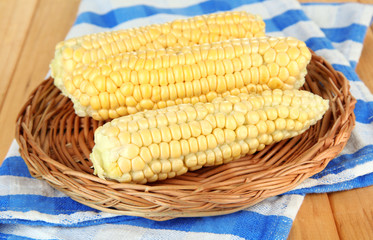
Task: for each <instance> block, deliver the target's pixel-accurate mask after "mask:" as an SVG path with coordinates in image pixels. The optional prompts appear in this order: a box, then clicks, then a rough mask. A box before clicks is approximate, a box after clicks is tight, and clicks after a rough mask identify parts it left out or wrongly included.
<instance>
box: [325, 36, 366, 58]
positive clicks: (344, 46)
mask: <svg viewBox="0 0 373 240" xmlns="http://www.w3.org/2000/svg"><path fill="white" fill-rule="evenodd" d="M332 45H333V47H335V48H336V49H338V50H339V51H340V52H341V53H342V54H343V55H344V56H345V57H346V58H347V59H348V61H355V62H358V61H359V58H360V55H361V51H362V50H363V43H359V42H355V41H352V40H346V41H344V42H340V43H336V42H332Z"/></svg>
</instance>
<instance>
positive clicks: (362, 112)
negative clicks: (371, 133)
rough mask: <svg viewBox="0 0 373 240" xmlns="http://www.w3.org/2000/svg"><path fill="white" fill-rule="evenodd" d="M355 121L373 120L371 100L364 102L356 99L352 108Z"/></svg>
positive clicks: (366, 121)
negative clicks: (353, 108)
mask: <svg viewBox="0 0 373 240" xmlns="http://www.w3.org/2000/svg"><path fill="white" fill-rule="evenodd" d="M354 113H355V116H356V121H358V122H361V123H366V124H369V123H372V122H373V102H366V101H363V100H357V103H356V105H355V110H354Z"/></svg>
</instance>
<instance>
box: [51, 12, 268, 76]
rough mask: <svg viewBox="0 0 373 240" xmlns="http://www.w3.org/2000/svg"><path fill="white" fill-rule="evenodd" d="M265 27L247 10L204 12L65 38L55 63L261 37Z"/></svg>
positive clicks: (70, 66)
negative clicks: (197, 14) (161, 22)
mask: <svg viewBox="0 0 373 240" xmlns="http://www.w3.org/2000/svg"><path fill="white" fill-rule="evenodd" d="M264 30H265V23H264V21H263V20H262V18H261V17H260V16H258V15H253V14H249V13H247V12H244V11H241V12H238V11H233V12H222V13H214V14H210V15H201V16H196V17H192V18H189V19H177V20H174V21H172V22H167V23H163V24H153V25H148V26H143V27H139V28H131V29H122V30H118V31H111V32H102V33H95V34H90V35H85V36H82V37H77V38H72V39H69V40H66V41H62V42H60V43H59V44H57V46H56V51H55V58H54V60H53V61H52V65H59V64H60V65H63V66H64V67H65V68H67V69H69V70H73V69H74V68H76V67H79V66H81V65H87V64H90V63H95V62H100V60H103V59H106V58H108V57H110V56H116V55H118V54H121V53H124V52H132V51H137V50H141V49H162V48H168V47H173V46H178V47H182V46H189V45H194V44H202V43H210V42H217V41H222V40H226V39H231V38H245V37H246V38H249V37H260V36H264ZM52 70H53V69H52ZM54 70H55V71H56V70H57V69H54ZM53 75H58V72H53V71H52V76H53Z"/></svg>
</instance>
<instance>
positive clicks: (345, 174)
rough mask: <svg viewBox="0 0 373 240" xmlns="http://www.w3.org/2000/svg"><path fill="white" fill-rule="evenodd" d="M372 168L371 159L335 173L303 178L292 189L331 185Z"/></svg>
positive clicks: (360, 174) (366, 172)
mask: <svg viewBox="0 0 373 240" xmlns="http://www.w3.org/2000/svg"><path fill="white" fill-rule="evenodd" d="M372 169H373V161H371V162H366V163H364V164H360V165H357V166H356V167H354V168H350V169H346V170H345V171H342V172H340V173H337V174H335V173H331V174H328V175H325V176H324V177H322V178H318V179H313V178H308V179H306V180H304V182H302V183H301V184H300V185H298V186H297V187H296V188H295V189H294V190H296V189H302V188H310V187H315V186H320V185H332V184H337V183H341V182H346V181H349V180H352V179H355V178H357V177H360V176H364V175H366V174H369V173H371V172H372Z"/></svg>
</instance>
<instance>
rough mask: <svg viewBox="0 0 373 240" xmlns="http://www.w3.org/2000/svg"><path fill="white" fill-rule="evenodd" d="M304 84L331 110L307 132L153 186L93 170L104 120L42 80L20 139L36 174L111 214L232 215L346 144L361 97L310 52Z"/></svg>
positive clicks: (289, 184)
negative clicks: (77, 108) (79, 111)
mask: <svg viewBox="0 0 373 240" xmlns="http://www.w3.org/2000/svg"><path fill="white" fill-rule="evenodd" d="M308 72H309V73H308V75H307V77H306V84H305V86H304V89H306V90H308V91H312V92H313V93H315V94H318V95H321V96H322V97H323V98H325V99H330V106H331V107H330V110H329V111H328V112H327V113H326V114H325V116H324V118H323V119H322V120H321V121H319V122H318V123H317V124H316V125H314V126H312V127H311V128H310V129H309V130H308V131H306V132H305V133H304V134H302V135H300V136H298V137H295V138H293V139H289V140H284V141H281V142H279V143H277V144H273V145H271V146H267V147H266V148H265V149H264V150H262V151H260V152H258V153H256V154H254V155H251V156H247V157H245V158H242V159H239V160H236V161H233V162H230V163H228V164H226V165H221V166H217V167H211V168H203V169H200V170H198V171H196V172H188V173H187V174H185V175H183V176H179V177H177V178H174V179H168V180H166V181H161V182H157V183H153V184H148V185H136V184H120V183H117V182H111V181H106V180H102V179H100V178H98V177H96V176H94V175H93V174H92V173H93V169H92V168H91V165H92V164H91V162H90V161H89V154H90V151H91V149H92V147H93V145H94V142H93V133H94V130H95V129H96V128H97V127H98V126H100V125H102V124H103V122H98V121H95V120H93V119H91V118H88V117H85V118H79V117H78V116H76V115H75V114H74V110H73V107H72V103H71V102H70V101H69V100H68V99H67V98H66V97H64V96H62V95H61V93H60V91H59V90H58V89H57V88H55V87H54V85H53V79H48V80H46V81H44V82H43V83H42V84H41V85H40V86H39V87H38V88H37V89H36V90H35V91H34V92H33V93H32V95H31V96H30V98H29V100H28V101H27V103H26V104H25V105H24V107H23V109H22V110H21V112H20V114H19V116H18V121H17V129H16V139H17V141H18V144H19V145H20V152H21V156H22V157H23V159H24V160H25V162H26V163H27V166H28V168H29V171H30V173H31V175H32V176H33V177H36V178H38V179H43V180H45V181H47V182H48V183H49V184H50V185H52V186H53V187H54V188H56V189H58V190H60V191H62V192H64V193H66V194H67V195H69V196H70V197H71V198H72V199H74V200H76V201H78V202H81V203H83V204H85V205H88V206H90V207H92V208H95V209H99V210H102V211H106V212H111V213H116V214H124V215H132V216H141V217H145V218H149V219H153V220H158V221H161V220H167V219H172V218H176V217H193V216H212V215H221V214H228V213H232V212H236V211H239V210H241V209H244V208H247V207H248V206H250V205H253V204H255V203H257V202H260V201H262V200H264V199H265V198H268V197H271V196H274V195H278V194H281V193H283V192H286V191H289V190H291V189H293V188H294V187H296V186H297V185H298V184H299V183H301V182H302V181H303V180H305V179H306V178H308V177H310V176H312V175H314V174H316V173H318V172H320V171H321V170H323V169H324V168H325V166H326V165H327V164H328V163H329V161H330V160H332V159H333V158H334V157H335V156H336V155H337V154H338V153H340V152H341V151H342V149H343V147H344V146H345V144H346V142H347V140H348V138H349V137H350V134H351V131H352V129H353V127H354V125H355V115H354V114H353V109H354V106H355V102H356V100H355V99H354V98H353V97H352V96H351V94H350V92H349V85H348V81H347V80H346V78H345V77H344V76H343V75H342V74H341V73H340V72H336V71H335V70H334V69H333V68H332V67H331V65H330V64H329V63H327V62H326V61H325V60H324V59H323V58H321V57H319V56H316V55H315V54H313V57H312V60H311V63H310V64H309V66H308Z"/></svg>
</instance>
